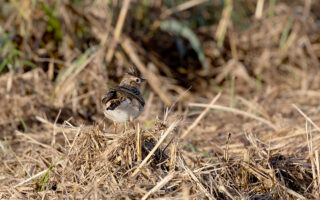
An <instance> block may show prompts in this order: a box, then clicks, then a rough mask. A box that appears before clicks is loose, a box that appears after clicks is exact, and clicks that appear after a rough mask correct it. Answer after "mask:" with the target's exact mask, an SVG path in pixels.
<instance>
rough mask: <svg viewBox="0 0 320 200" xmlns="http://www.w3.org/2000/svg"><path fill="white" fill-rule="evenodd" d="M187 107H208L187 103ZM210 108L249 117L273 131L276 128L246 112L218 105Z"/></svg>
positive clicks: (206, 105)
mask: <svg viewBox="0 0 320 200" xmlns="http://www.w3.org/2000/svg"><path fill="white" fill-rule="evenodd" d="M189 106H191V107H201V108H206V107H208V106H209V105H208V104H202V103H189ZM209 107H210V108H212V109H216V110H222V111H226V112H231V113H235V114H238V115H243V116H246V117H249V118H252V119H255V120H258V121H260V122H262V123H264V124H266V125H268V126H270V127H271V128H273V129H274V130H277V127H276V126H275V125H274V124H273V123H271V122H270V121H268V120H266V119H264V118H262V117H258V116H256V115H253V114H251V113H247V112H244V111H242V110H238V109H236V108H229V107H225V106H220V105H211V106H209Z"/></svg>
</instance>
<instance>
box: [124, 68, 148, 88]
mask: <svg viewBox="0 0 320 200" xmlns="http://www.w3.org/2000/svg"><path fill="white" fill-rule="evenodd" d="M145 80H146V79H144V78H141V73H140V72H139V71H138V70H137V69H136V68H132V70H131V72H129V73H126V74H125V75H124V77H123V79H122V81H121V82H120V86H129V87H135V88H140V85H141V83H143V82H144V81H145Z"/></svg>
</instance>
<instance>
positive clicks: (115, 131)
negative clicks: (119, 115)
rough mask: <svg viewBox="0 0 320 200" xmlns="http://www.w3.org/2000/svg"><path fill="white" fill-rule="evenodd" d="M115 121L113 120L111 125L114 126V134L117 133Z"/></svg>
mask: <svg viewBox="0 0 320 200" xmlns="http://www.w3.org/2000/svg"><path fill="white" fill-rule="evenodd" d="M117 126H118V124H117V122H113V127H114V134H117Z"/></svg>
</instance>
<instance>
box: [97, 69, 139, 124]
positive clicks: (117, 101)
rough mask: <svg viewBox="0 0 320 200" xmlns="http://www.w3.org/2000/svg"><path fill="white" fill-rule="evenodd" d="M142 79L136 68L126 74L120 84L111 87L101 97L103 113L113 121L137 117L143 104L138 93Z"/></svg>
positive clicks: (129, 119)
mask: <svg viewBox="0 0 320 200" xmlns="http://www.w3.org/2000/svg"><path fill="white" fill-rule="evenodd" d="M144 80H145V79H143V78H141V77H140V74H139V73H138V71H137V70H135V71H134V72H133V73H128V74H126V75H125V76H124V77H123V79H122V81H121V83H120V85H119V86H117V87H114V88H111V89H110V90H109V91H108V92H107V94H106V96H105V97H104V98H103V99H102V103H103V104H104V115H105V116H106V117H107V118H108V119H110V120H112V121H114V122H126V121H132V120H134V119H136V118H137V117H139V115H140V114H141V113H142V112H143V108H144V105H145V102H144V99H143V97H142V96H141V93H140V85H141V83H142V82H143V81H144Z"/></svg>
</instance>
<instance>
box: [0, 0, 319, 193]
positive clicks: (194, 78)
mask: <svg viewBox="0 0 320 200" xmlns="http://www.w3.org/2000/svg"><path fill="white" fill-rule="evenodd" d="M25 2H29V1H25ZM43 2H44V3H45V6H46V5H50V6H53V5H54V4H53V2H52V1H43ZM150 2H151V3H150V4H149V5H148V6H145V5H140V4H139V3H138V2H136V1H134V0H132V1H130V0H126V1H124V2H120V3H118V4H112V5H111V8H110V5H108V6H109V7H108V6H106V5H105V4H104V3H103V2H102V1H95V3H93V4H89V2H88V1H83V2H82V3H80V5H76V4H72V3H61V4H58V7H57V8H55V9H56V10H57V11H59V17H58V21H60V22H63V23H61V24H60V25H59V26H60V28H59V26H54V23H55V22H56V21H55V19H56V18H55V17H53V18H52V19H51V21H50V20H46V18H45V20H41V19H40V18H41V17H39V16H42V17H43V16H46V17H47V18H49V17H50V16H51V17H52V16H55V14H54V13H53V14H52V15H50V14H44V13H45V12H44V9H42V10H41V9H39V6H38V4H37V5H36V6H35V7H32V4H31V2H29V3H30V4H28V3H24V4H22V5H21V8H19V7H17V5H15V4H14V3H12V2H11V4H10V6H13V9H11V10H10V12H8V13H1V15H0V21H1V22H2V19H3V15H5V14H6V15H8V20H7V21H6V22H5V23H4V25H1V27H2V28H3V30H4V33H6V34H7V33H8V34H9V33H13V31H16V32H17V33H15V34H16V37H18V36H17V35H19V36H20V37H21V38H22V39H21V40H22V42H20V43H19V42H17V41H15V42H16V43H15V44H18V43H19V44H18V47H17V48H18V49H19V51H21V52H22V55H20V57H19V56H18V57H15V56H13V57H12V58H13V60H9V61H8V62H11V61H12V62H11V63H9V64H8V65H6V68H4V69H3V71H2V74H1V76H0V104H1V105H2V107H1V108H0V159H1V162H0V199H316V198H318V197H319V195H320V189H319V188H320V161H319V148H320V137H319V132H320V129H319V126H320V125H319V124H320V115H319V112H320V109H319V108H320V107H319V96H320V92H319V91H320V87H319V86H320V78H319V77H320V70H319V66H320V64H319V57H320V35H319V31H320V27H319V24H317V23H319V22H318V21H319V16H317V13H316V12H314V11H313V10H312V9H311V8H312V6H315V7H316V6H319V5H318V3H314V2H313V3H312V6H311V4H310V2H311V1H303V2H302V1H301V2H300V1H299V2H297V3H295V4H294V5H290V4H289V2H285V1H283V2H282V1H280V2H278V1H277V4H276V5H274V6H272V4H271V3H267V1H263V0H259V1H258V5H256V4H255V3H252V2H249V1H248V2H247V3H246V4H245V3H243V2H242V1H239V2H240V3H243V5H245V7H246V8H247V9H248V10H251V14H252V18H250V17H247V19H250V23H251V25H250V27H249V28H245V29H243V30H240V29H239V28H238V27H237V26H236V24H235V21H233V20H234V19H233V18H232V16H231V13H232V12H233V11H234V10H235V9H236V8H237V7H238V6H239V5H238V4H237V3H238V2H236V1H231V0H230V1H226V2H228V3H229V4H228V5H226V6H224V7H223V6H222V7H221V6H220V7H219V6H217V5H211V4H210V5H208V4H207V1H205V0H203V1H197V0H192V1H185V2H183V3H181V4H177V5H173V6H172V7H170V8H167V7H166V6H165V5H162V4H160V3H159V2H158V1H150ZM270 2H272V1H270ZM124 4H125V6H124ZM7 5H9V3H8V4H7ZM198 6H199V8H202V9H204V10H202V11H203V13H204V16H207V15H206V14H205V13H206V12H209V11H210V9H213V8H214V9H218V8H219V9H220V11H222V10H223V11H222V17H221V18H220V19H219V21H217V22H215V23H213V24H207V26H202V27H197V29H194V30H196V31H195V33H196V34H197V35H198V37H199V41H201V45H202V49H203V52H204V54H205V56H206V61H207V62H208V63H209V64H208V65H209V66H208V67H209V69H210V71H209V72H210V73H207V72H206V71H205V70H204V69H203V67H202V66H201V64H200V62H199V61H198V57H197V56H195V52H194V50H192V48H191V47H190V45H189V46H188V44H186V41H182V43H184V47H183V48H185V49H184V50H185V53H186V55H185V57H181V59H180V60H179V51H178V50H177V48H174V46H175V41H176V40H175V39H173V38H175V37H178V36H175V37H173V36H172V35H170V34H169V33H165V32H163V31H160V30H159V24H160V23H161V21H162V20H168V19H173V18H175V19H177V20H180V21H183V20H186V16H188V15H190V14H194V13H198V11H197V10H196V9H197V8H198ZM201 6H203V7H201ZM210 6H212V7H210ZM84 7H85V8H86V9H83V8H84ZM30 9H34V10H33V11H34V12H28V10H30ZM108 9H111V10H112V9H114V10H116V11H117V12H118V13H116V12H115V13H112V12H105V11H106V10H108ZM139 9H146V10H142V11H141V10H139ZM149 9H150V10H149ZM206 9H208V11H207V10H206ZM24 10H25V12H24ZM151 10H152V11H151ZM138 11H141V13H142V15H143V16H140V15H138V14H137V13H139V12H138ZM147 11H148V12H147ZM149 11H150V12H149ZM153 12H154V13H156V14H158V16H159V17H155V16H153ZM145 13H149V15H148V16H145V15H146V14H145ZM201 13H202V12H201ZM233 14H235V13H233ZM171 17H172V18H171ZM79 19H81V20H79ZM203 19H206V18H205V17H203ZM240 20H241V19H240ZM317 20H318V21H317ZM137 21H138V22H139V23H138V22H137ZM44 23H47V24H50V23H51V26H53V27H52V28H53V30H54V31H53V32H48V30H47V29H46V28H47V26H45V25H44ZM35 25H37V29H35V28H34V27H35ZM146 27H148V28H146ZM23 28H25V29H23ZM55 28H56V29H55ZM132 30H134V31H132ZM60 33H63V34H62V35H60ZM75 33H76V34H75ZM28 34H29V35H31V36H32V37H29V35H28ZM48 38H49V39H48ZM50 38H54V39H50ZM187 39H188V38H187ZM15 40H18V39H17V38H15ZM188 40H189V39H188ZM1 41H2V40H1ZM88 41H90V42H88ZM37 42H38V43H39V45H37V44H38V43H37ZM180 42H181V41H180ZM177 43H178V42H177ZM117 44H118V45H117ZM0 47H1V48H0V50H1V51H0V53H1V54H0V56H2V57H5V58H8V57H6V56H7V55H11V54H10V49H6V48H7V47H8V46H6V48H4V49H5V50H3V48H2V47H3V46H0ZM169 51H170V53H168V52H169ZM190 52H191V53H190ZM14 55H15V54H14ZM173 58H174V59H173ZM4 60H5V59H4ZM21 60H31V61H32V62H34V63H35V64H36V66H37V67H36V68H34V69H31V68H28V67H26V65H25V64H22V63H23V62H20V61H21ZM2 61H3V60H1V63H2ZM1 63H0V64H1ZM132 64H134V65H136V66H137V67H138V68H139V70H140V71H141V72H142V73H143V75H144V76H145V77H147V78H148V84H147V85H144V86H143V88H142V92H143V94H144V97H145V99H146V107H145V111H144V112H143V114H142V115H141V116H140V117H139V118H138V119H137V120H136V122H135V124H136V125H135V127H131V126H129V125H127V126H124V125H121V126H120V127H119V128H118V129H119V131H118V133H116V134H115V133H114V129H113V125H112V123H111V122H110V121H107V120H106V119H104V117H103V112H102V105H101V103H100V100H101V97H102V96H103V95H104V93H105V91H106V89H107V87H106V82H107V83H108V84H109V85H115V84H116V83H117V82H118V81H119V78H121V76H122V75H123V73H124V72H125V71H126V70H127V69H128V66H130V65H132ZM105 66H107V68H106V67H105ZM190 86H192V88H191V89H190ZM216 86H217V87H216ZM186 88H189V89H186ZM211 99H212V100H211ZM210 100H211V102H210ZM169 105H170V106H171V107H169V108H167V106H169Z"/></svg>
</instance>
